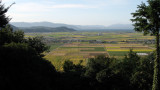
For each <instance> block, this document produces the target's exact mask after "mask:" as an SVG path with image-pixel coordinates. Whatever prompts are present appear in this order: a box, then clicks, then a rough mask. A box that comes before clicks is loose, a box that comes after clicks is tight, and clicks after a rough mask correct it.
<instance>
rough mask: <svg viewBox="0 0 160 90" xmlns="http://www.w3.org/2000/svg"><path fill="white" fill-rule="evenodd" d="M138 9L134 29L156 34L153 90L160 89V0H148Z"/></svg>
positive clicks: (133, 20) (134, 14) (135, 14)
mask: <svg viewBox="0 0 160 90" xmlns="http://www.w3.org/2000/svg"><path fill="white" fill-rule="evenodd" d="M137 8H138V10H137V11H136V12H135V13H132V15H133V17H134V19H131V20H132V22H135V23H134V24H133V25H134V27H135V28H134V29H135V31H138V32H144V35H146V34H151V35H154V36H156V59H155V63H154V76H153V87H152V90H159V89H160V86H159V81H160V80H159V75H160V71H159V68H160V66H159V64H160V63H159V58H160V53H159V28H160V0H148V5H146V4H145V3H142V4H141V5H138V7H137Z"/></svg>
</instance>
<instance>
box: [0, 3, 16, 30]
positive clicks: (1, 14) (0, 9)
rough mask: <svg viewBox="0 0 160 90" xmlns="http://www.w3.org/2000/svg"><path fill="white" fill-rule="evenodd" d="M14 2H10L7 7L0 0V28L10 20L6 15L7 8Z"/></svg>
mask: <svg viewBox="0 0 160 90" xmlns="http://www.w3.org/2000/svg"><path fill="white" fill-rule="evenodd" d="M13 4H15V3H12V4H11V5H10V6H9V7H7V8H5V7H4V4H2V0H0V28H3V27H5V26H6V25H7V24H8V22H9V21H10V20H11V19H10V18H9V17H7V16H6V13H7V11H8V9H9V8H10V7H11V6H12V5H13Z"/></svg>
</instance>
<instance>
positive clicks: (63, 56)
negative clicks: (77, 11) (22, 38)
mask: <svg viewBox="0 0 160 90" xmlns="http://www.w3.org/2000/svg"><path fill="white" fill-rule="evenodd" d="M36 35H38V36H43V37H45V38H49V40H48V41H50V42H51V43H49V44H48V45H50V52H48V53H45V55H46V56H45V57H44V58H46V59H47V60H49V61H51V63H52V64H54V66H55V67H56V69H57V70H62V65H63V63H64V61H65V60H71V61H73V62H74V63H75V64H77V63H79V61H80V60H83V63H82V64H83V65H86V63H87V61H88V59H89V58H94V57H96V56H98V55H105V56H106V57H115V58H123V57H124V55H126V54H127V53H128V52H129V50H130V49H132V50H133V51H134V52H137V53H147V54H149V53H150V52H152V51H153V50H154V44H145V42H146V41H148V40H154V37H153V36H143V34H142V33H135V32H131V33H129V32H72V33H71V32H55V33H38V34H32V33H31V34H29V33H28V34H26V37H33V36H36ZM54 40H57V41H56V42H52V41H54ZM63 40H66V41H65V43H64V42H61V41H63ZM138 40H139V41H140V42H137V41H138ZM95 41H97V42H95ZM144 41H145V42H144ZM103 42H105V43H103Z"/></svg>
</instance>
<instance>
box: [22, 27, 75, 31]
mask: <svg viewBox="0 0 160 90" xmlns="http://www.w3.org/2000/svg"><path fill="white" fill-rule="evenodd" d="M19 29H21V30H22V31H24V32H73V31H76V30H74V29H71V28H67V27H56V28H51V27H42V26H37V27H19Z"/></svg>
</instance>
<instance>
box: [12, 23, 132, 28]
mask: <svg viewBox="0 0 160 90" xmlns="http://www.w3.org/2000/svg"><path fill="white" fill-rule="evenodd" d="M10 24H11V25H14V26H16V27H18V28H25V29H26V28H32V27H34V28H35V27H41V28H45V27H47V28H57V27H66V28H72V29H75V30H108V29H116V30H118V29H119V30H122V29H126V30H132V29H133V26H132V25H131V24H114V25H110V26H103V25H69V24H63V23H52V22H11V23H10Z"/></svg>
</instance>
